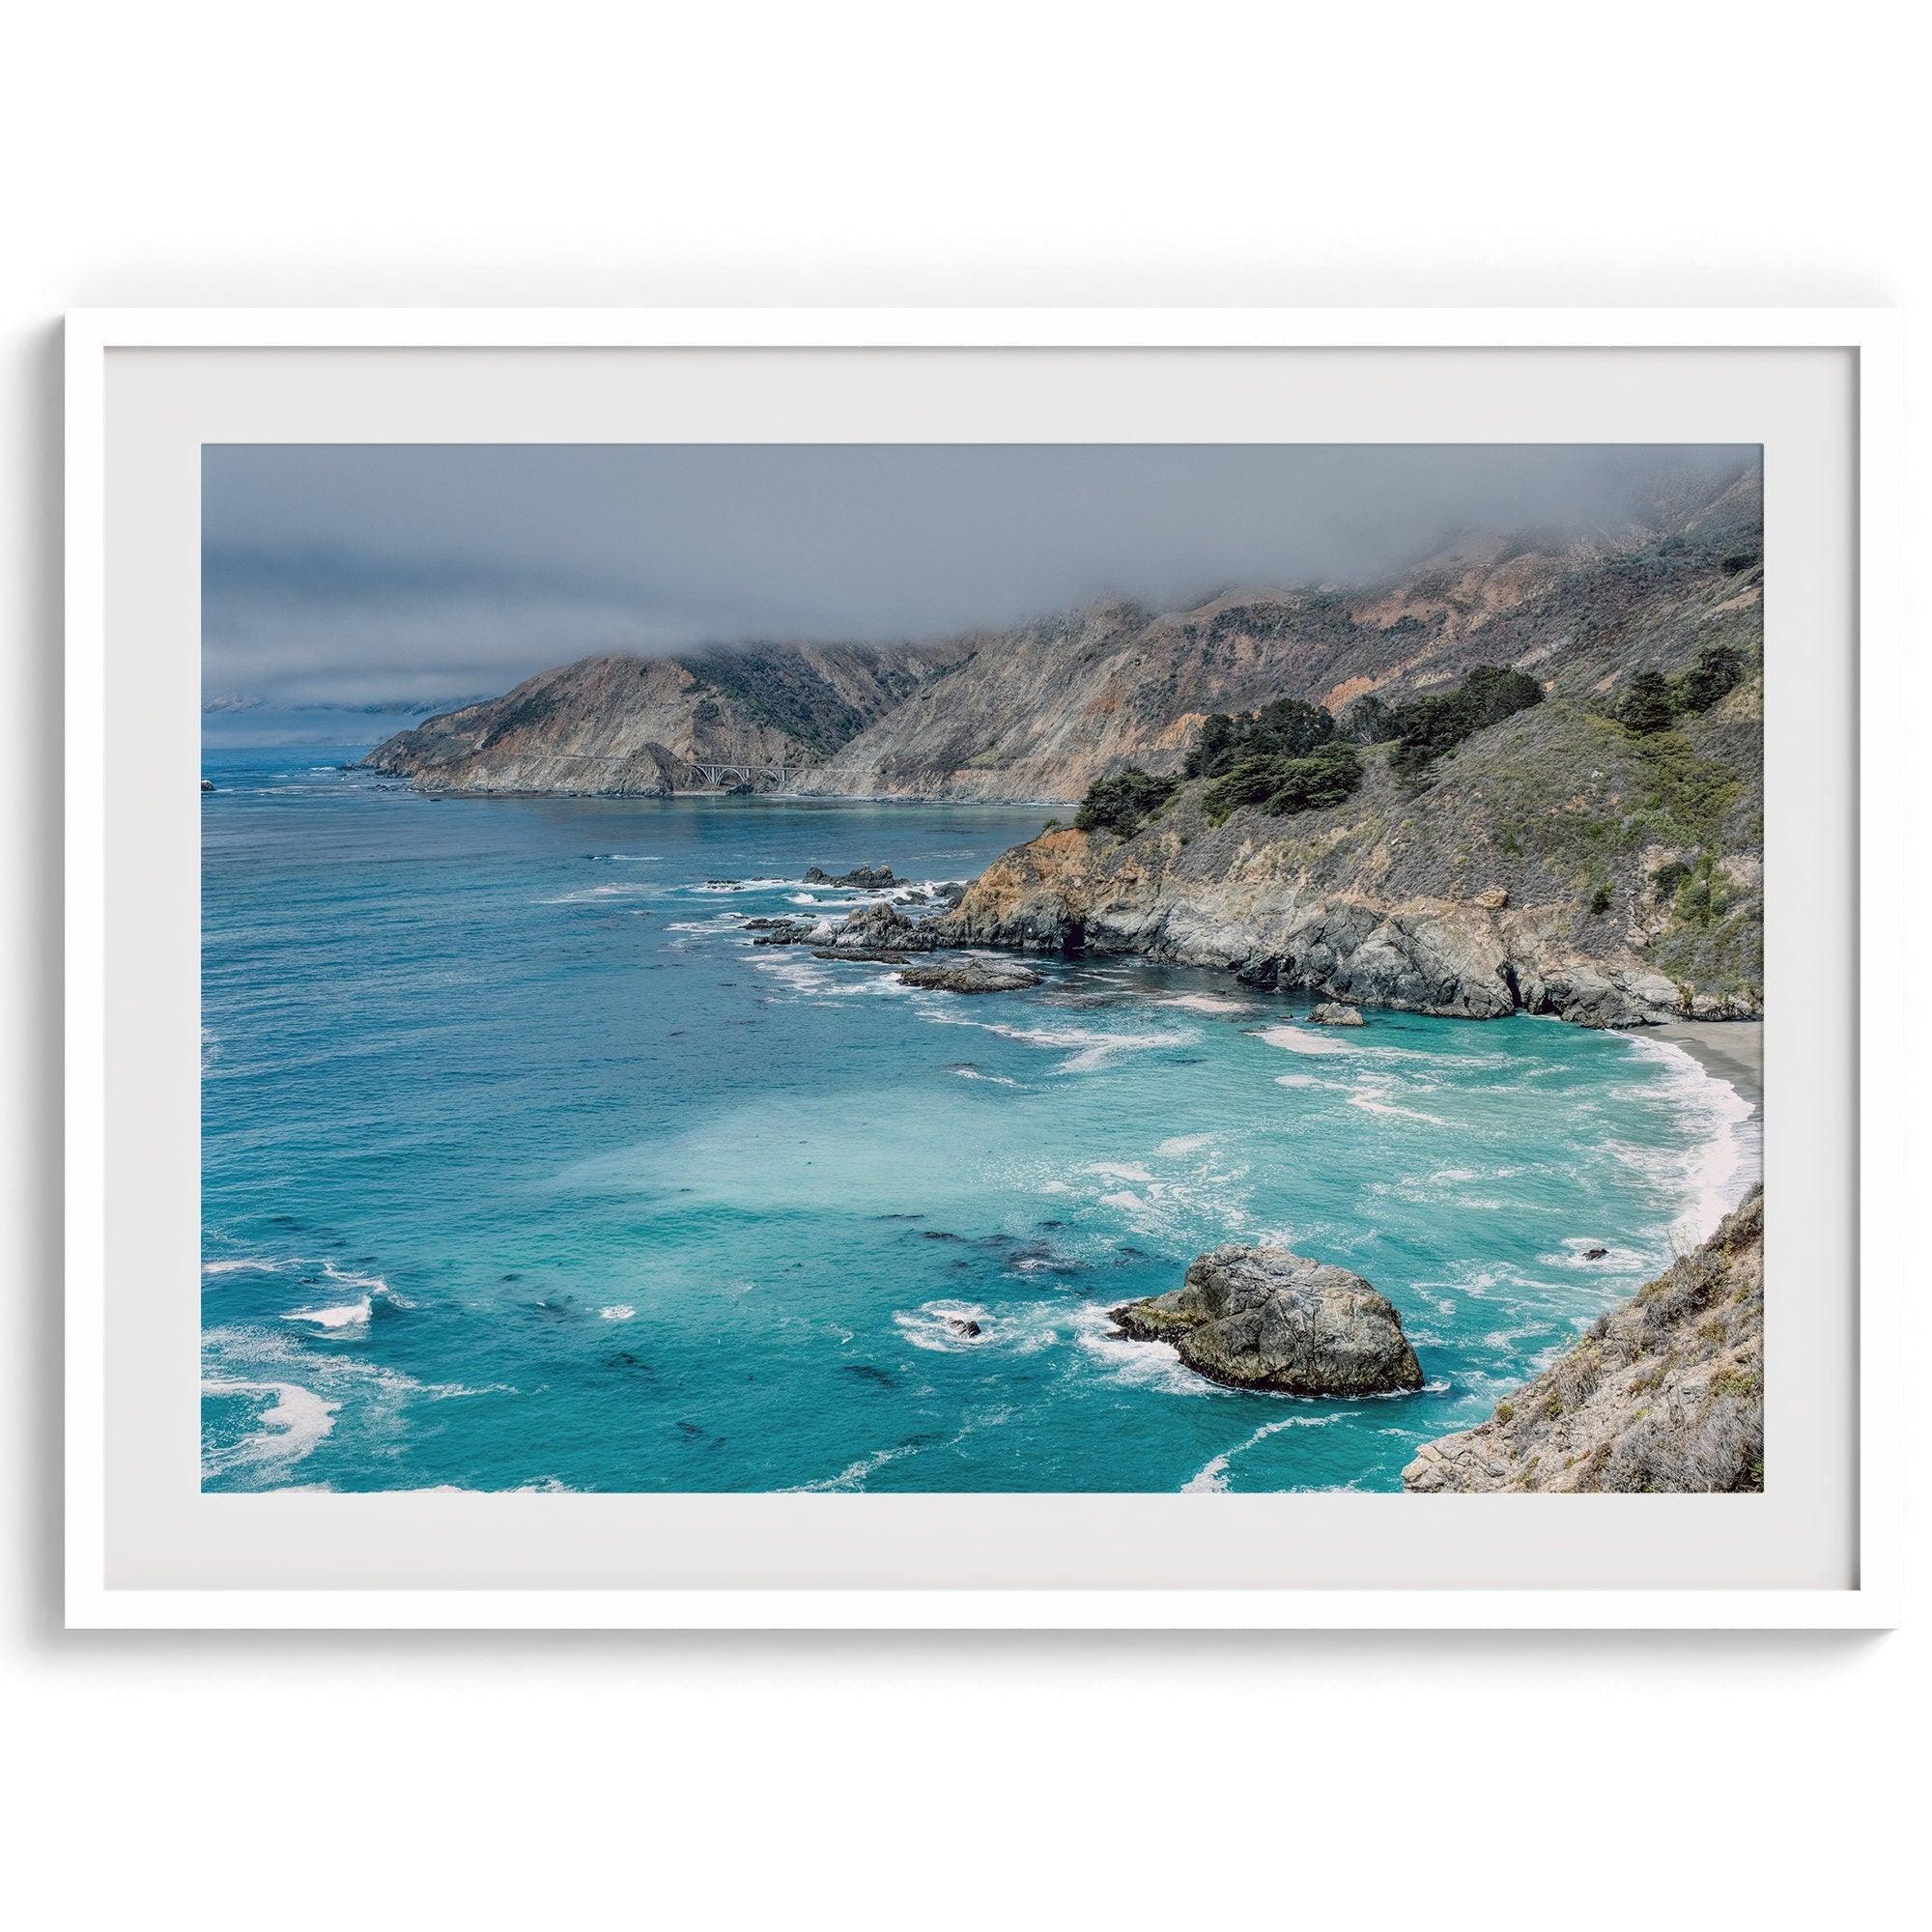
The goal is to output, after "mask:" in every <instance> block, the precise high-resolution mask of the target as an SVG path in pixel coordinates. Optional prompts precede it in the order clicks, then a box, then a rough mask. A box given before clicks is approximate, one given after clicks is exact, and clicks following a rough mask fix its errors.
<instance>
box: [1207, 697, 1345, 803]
mask: <svg viewBox="0 0 1932 1932" xmlns="http://www.w3.org/2000/svg"><path fill="white" fill-rule="evenodd" d="M1186 771H1187V776H1188V777H1189V778H1191V779H1210V780H1212V781H1213V782H1212V783H1211V784H1209V785H1208V789H1207V790H1206V791H1205V792H1203V793H1202V795H1201V805H1202V809H1203V810H1205V811H1206V812H1207V814H1208V817H1209V818H1211V819H1214V820H1215V821H1217V822H1218V821H1219V820H1221V819H1223V818H1226V817H1227V815H1228V814H1229V813H1230V812H1231V811H1233V810H1235V809H1236V807H1237V806H1243V805H1258V806H1260V807H1261V808H1262V810H1264V811H1266V812H1271V813H1273V814H1274V815H1275V816H1277V817H1282V816H1285V815H1287V814H1288V813H1290V812H1295V811H1308V810H1313V809H1314V808H1315V807H1317V806H1322V805H1339V804H1341V802H1342V801H1343V800H1344V799H1345V798H1347V797H1348V796H1349V794H1350V792H1351V791H1353V790H1354V789H1355V787H1356V786H1357V785H1358V784H1360V783H1361V781H1362V761H1361V760H1360V759H1359V758H1358V757H1356V755H1355V749H1354V747H1353V746H1352V745H1351V744H1350V743H1349V742H1348V741H1347V739H1345V738H1344V737H1343V736H1342V734H1341V732H1340V730H1339V729H1338V728H1337V726H1336V724H1335V721H1334V719H1333V718H1331V717H1330V716H1329V715H1328V713H1327V712H1326V711H1324V710H1323V709H1322V708H1321V705H1319V704H1308V703H1305V702H1304V701H1303V700H1302V699H1300V698H1298V697H1278V698H1276V699H1275V701H1274V702H1273V703H1272V704H1264V705H1263V706H1262V708H1261V709H1260V710H1259V711H1252V712H1249V713H1248V714H1247V715H1246V716H1245V717H1241V718H1230V717H1227V716H1224V715H1223V714H1220V713H1218V712H1217V713H1216V714H1215V715H1214V716H1213V717H1211V718H1208V719H1204V720H1203V721H1202V725H1201V733H1200V736H1199V737H1198V738H1196V740H1195V742H1194V748H1193V750H1192V751H1190V752H1189V753H1188V754H1187V765H1186Z"/></svg>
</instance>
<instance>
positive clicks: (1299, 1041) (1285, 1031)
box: [1255, 1026, 1350, 1054]
mask: <svg viewBox="0 0 1932 1932" xmlns="http://www.w3.org/2000/svg"><path fill="white" fill-rule="evenodd" d="M1255 1037H1256V1038H1257V1039H1264V1040H1266V1041H1267V1043H1268V1044H1269V1045H1270V1046H1279V1047H1285V1048H1286V1049H1287V1050H1288V1051H1289V1052H1290V1053H1311V1054H1325V1053H1347V1052H1349V1051H1350V1042H1349V1041H1347V1040H1343V1039H1338V1038H1336V1037H1335V1036H1334V1035H1333V1034H1332V1033H1313V1032H1311V1031H1310V1030H1309V1029H1308V1028H1307V1027H1303V1026H1270V1027H1257V1028H1256V1029H1255Z"/></svg>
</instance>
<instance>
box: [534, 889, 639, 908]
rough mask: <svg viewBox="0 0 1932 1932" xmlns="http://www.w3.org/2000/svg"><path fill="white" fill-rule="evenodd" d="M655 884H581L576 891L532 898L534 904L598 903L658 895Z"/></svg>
mask: <svg viewBox="0 0 1932 1932" xmlns="http://www.w3.org/2000/svg"><path fill="white" fill-rule="evenodd" d="M657 890H658V889H657V888H656V887H655V886H631V885H618V886H580V887H579V888H578V889H577V891H576V892H574V893H561V894H559V895H557V896H556V897H554V898H548V899H532V900H531V901H530V903H531V904H532V905H546V906H559V905H596V904H599V903H601V902H602V901H604V900H606V899H635V898H651V897H654V896H655V895H656V893H657Z"/></svg>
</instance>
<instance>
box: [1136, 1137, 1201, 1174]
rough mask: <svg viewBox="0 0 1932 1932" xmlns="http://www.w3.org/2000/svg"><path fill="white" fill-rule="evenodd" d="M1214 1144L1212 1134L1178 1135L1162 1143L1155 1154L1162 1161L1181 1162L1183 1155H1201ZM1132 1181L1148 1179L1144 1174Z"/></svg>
mask: <svg viewBox="0 0 1932 1932" xmlns="http://www.w3.org/2000/svg"><path fill="white" fill-rule="evenodd" d="M1213 1143H1214V1136H1213V1135H1212V1134H1176V1135H1174V1136H1173V1138H1172V1139H1170V1140H1164V1141H1162V1142H1161V1144H1160V1145H1159V1146H1158V1147H1157V1148H1155V1149H1154V1152H1155V1153H1156V1154H1157V1155H1158V1156H1159V1157H1160V1158H1161V1159H1162V1160H1179V1158H1180V1157H1181V1156H1182V1155H1183V1154H1189V1153H1199V1152H1200V1151H1201V1150H1202V1149H1203V1148H1205V1147H1211V1146H1212V1145H1213ZM1132 1179H1136V1180H1145V1179H1148V1177H1147V1176H1146V1175H1144V1174H1143V1175H1135V1176H1133V1177H1132Z"/></svg>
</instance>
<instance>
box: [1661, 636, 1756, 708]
mask: <svg viewBox="0 0 1932 1932" xmlns="http://www.w3.org/2000/svg"><path fill="white" fill-rule="evenodd" d="M1749 672H1750V660H1749V659H1748V658H1747V657H1746V656H1745V654H1744V652H1743V651H1741V650H1739V649H1738V647H1737V646H1736V645H1735V644H1707V645H1705V647H1704V648H1703V649H1702V650H1701V651H1699V652H1698V653H1697V662H1696V663H1695V664H1693V665H1692V666H1691V667H1690V669H1689V670H1687V671H1685V672H1684V674H1683V675H1682V676H1681V677H1680V678H1678V680H1677V682H1676V684H1675V685H1674V686H1673V687H1672V691H1671V696H1672V698H1673V699H1674V701H1675V703H1676V706H1677V709H1678V710H1679V711H1688V712H1698V711H1708V710H1710V708H1711V707H1712V705H1714V704H1716V703H1717V702H1719V699H1721V698H1725V697H1728V696H1730V695H1731V693H1732V692H1734V691H1735V690H1736V689H1737V688H1738V686H1739V685H1741V684H1742V683H1743V682H1744V681H1745V679H1746V677H1747V676H1748V675H1749Z"/></svg>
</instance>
